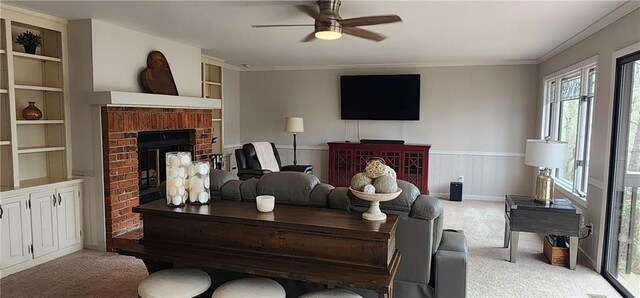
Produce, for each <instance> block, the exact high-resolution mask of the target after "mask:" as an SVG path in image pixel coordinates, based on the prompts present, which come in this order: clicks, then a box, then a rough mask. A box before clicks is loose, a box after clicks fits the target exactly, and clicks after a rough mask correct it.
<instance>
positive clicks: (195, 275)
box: [138, 268, 211, 298]
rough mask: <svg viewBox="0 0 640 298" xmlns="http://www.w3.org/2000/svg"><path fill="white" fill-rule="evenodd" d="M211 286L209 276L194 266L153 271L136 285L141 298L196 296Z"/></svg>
mask: <svg viewBox="0 0 640 298" xmlns="http://www.w3.org/2000/svg"><path fill="white" fill-rule="evenodd" d="M210 286H211V277H210V276H209V274H207V273H206V272H204V271H202V270H200V269H194V268H179V269H166V270H160V271H158V272H154V273H152V274H151V275H149V277H147V278H145V280H143V281H142V282H141V283H140V284H139V285H138V295H139V296H140V297H142V298H164V297H167V298H178V297H180V298H181V297H185V298H187V297H189V298H190V297H196V296H198V295H200V294H202V293H204V292H206V291H207V290H208V289H209V287H210Z"/></svg>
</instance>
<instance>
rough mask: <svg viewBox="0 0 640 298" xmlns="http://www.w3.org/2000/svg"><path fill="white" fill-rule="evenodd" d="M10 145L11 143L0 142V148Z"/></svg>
mask: <svg viewBox="0 0 640 298" xmlns="http://www.w3.org/2000/svg"><path fill="white" fill-rule="evenodd" d="M6 145H11V141H0V146H6Z"/></svg>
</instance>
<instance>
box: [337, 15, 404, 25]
mask: <svg viewBox="0 0 640 298" xmlns="http://www.w3.org/2000/svg"><path fill="white" fill-rule="evenodd" d="M338 22H339V23H340V24H341V25H342V26H344V27H358V26H369V25H380V24H389V23H396V22H402V19H401V18H400V17H399V16H397V15H394V14H393V15H383V16H370V17H360V18H351V19H344V20H338Z"/></svg>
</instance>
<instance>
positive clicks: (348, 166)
mask: <svg viewBox="0 0 640 298" xmlns="http://www.w3.org/2000/svg"><path fill="white" fill-rule="evenodd" d="M331 159H332V161H331V164H330V167H331V171H332V174H331V175H330V176H331V178H332V179H331V182H330V183H331V184H333V186H349V185H350V184H351V177H352V176H353V171H354V170H353V162H354V161H353V160H354V159H353V150H351V149H343V148H340V149H335V151H334V152H333V154H332V157H331Z"/></svg>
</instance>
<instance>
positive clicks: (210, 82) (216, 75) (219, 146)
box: [202, 55, 224, 153]
mask: <svg viewBox="0 0 640 298" xmlns="http://www.w3.org/2000/svg"><path fill="white" fill-rule="evenodd" d="M223 65H224V61H222V60H220V59H217V58H213V57H209V56H205V55H203V56H202V97H204V98H209V99H217V100H220V108H219V109H214V110H213V111H212V113H211V127H212V128H213V136H214V137H217V139H216V143H215V144H212V145H213V153H223V150H224V121H222V119H223V112H222V111H223V109H224V99H223V98H222V66H223Z"/></svg>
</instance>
